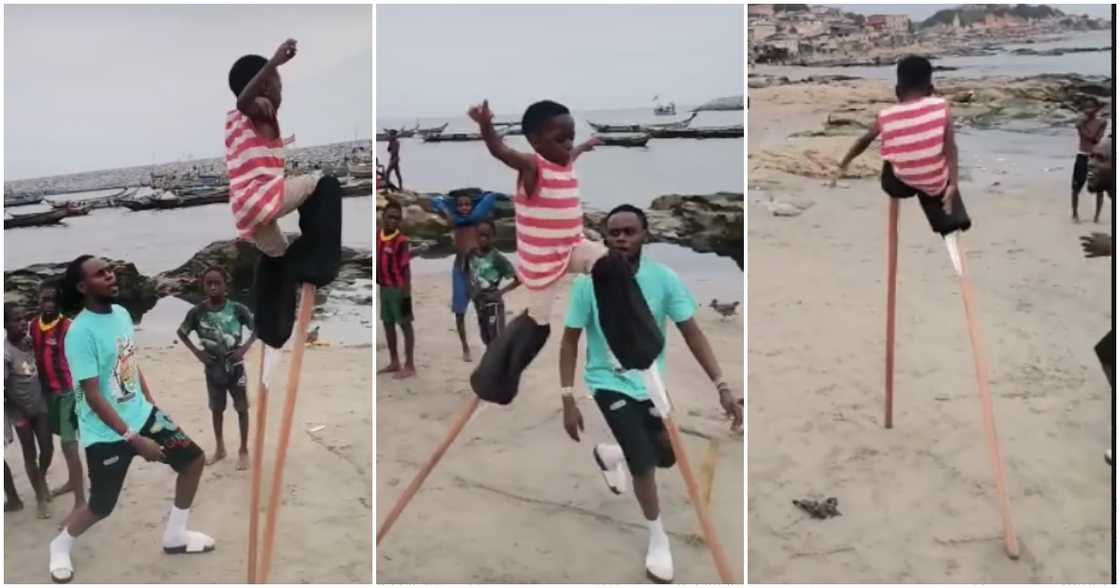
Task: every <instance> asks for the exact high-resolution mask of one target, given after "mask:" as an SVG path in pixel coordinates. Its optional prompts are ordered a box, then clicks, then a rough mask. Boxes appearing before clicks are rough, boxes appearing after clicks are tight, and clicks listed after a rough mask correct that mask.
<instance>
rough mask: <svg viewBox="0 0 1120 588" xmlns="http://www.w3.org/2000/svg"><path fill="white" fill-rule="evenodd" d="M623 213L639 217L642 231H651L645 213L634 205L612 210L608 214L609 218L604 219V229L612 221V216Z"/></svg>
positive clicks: (617, 207)
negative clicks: (630, 213)
mask: <svg viewBox="0 0 1120 588" xmlns="http://www.w3.org/2000/svg"><path fill="white" fill-rule="evenodd" d="M622 212H632V213H634V214H636V215H638V221H640V222H641V223H642V230H643V231H646V230H649V219H647V218H646V213H645V211H644V210H642V209H640V208H638V207H637V206H634V205H633V204H620V205H618V206H616V207H614V208H612V209H611V211H610V212H608V213H607V216H605V217H603V228H604V229H606V228H607V223H608V222H609V221H610V220H611V217H612V216H614V215H616V214H619V213H622Z"/></svg>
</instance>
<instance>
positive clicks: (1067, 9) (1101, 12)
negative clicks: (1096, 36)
mask: <svg viewBox="0 0 1120 588" xmlns="http://www.w3.org/2000/svg"><path fill="white" fill-rule="evenodd" d="M958 6H960V4H838V5H836V7H837V8H840V9H843V10H844V11H846V12H854V13H856V14H884V13H890V14H905V15H907V16H909V17H910V20H925V19H927V18H929V17H931V16H933V13H935V12H937V11H938V10H944V9H946V8H956V7H958ZM1050 6H1053V7H1054V8H1057V9H1058V10H1061V11H1062V12H1064V13H1066V14H1088V15H1089V16H1095V17H1098V18H1111V17H1112V6H1111V5H1110V4H1051V5H1050Z"/></svg>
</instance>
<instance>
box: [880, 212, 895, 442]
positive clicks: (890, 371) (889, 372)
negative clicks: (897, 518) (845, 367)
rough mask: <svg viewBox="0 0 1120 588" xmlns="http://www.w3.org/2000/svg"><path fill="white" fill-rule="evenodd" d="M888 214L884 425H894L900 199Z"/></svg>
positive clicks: (889, 426)
mask: <svg viewBox="0 0 1120 588" xmlns="http://www.w3.org/2000/svg"><path fill="white" fill-rule="evenodd" d="M890 203H891V204H890V212H888V213H887V214H888V216H887V366H886V376H885V379H886V392H887V395H886V399H885V403H884V407H883V413H884V414H883V426H884V427H886V428H888V429H890V428H892V427H894V308H895V293H896V292H895V289H896V284H897V281H898V199H897V198H890Z"/></svg>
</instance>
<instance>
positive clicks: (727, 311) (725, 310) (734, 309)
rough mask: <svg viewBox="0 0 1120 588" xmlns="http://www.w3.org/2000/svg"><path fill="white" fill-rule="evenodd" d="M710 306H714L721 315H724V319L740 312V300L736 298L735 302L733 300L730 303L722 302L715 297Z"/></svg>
mask: <svg viewBox="0 0 1120 588" xmlns="http://www.w3.org/2000/svg"><path fill="white" fill-rule="evenodd" d="M708 306H711V307H712V308H714V309H715V311H716V312H718V313H719V314H720V315H721V316H723V318H724V320H726V319H729V318H731V317H733V316H735V314H736V313H738V312H739V301H738V300H736V301H735V302H731V303H729V304H720V302H719V301H718V300H716V299H715V298H713V299H712V303H711V304H709V305H708Z"/></svg>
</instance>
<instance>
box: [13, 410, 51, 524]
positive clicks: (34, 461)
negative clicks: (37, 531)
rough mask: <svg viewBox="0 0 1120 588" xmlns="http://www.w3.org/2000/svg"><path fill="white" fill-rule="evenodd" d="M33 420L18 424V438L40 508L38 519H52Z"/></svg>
mask: <svg viewBox="0 0 1120 588" xmlns="http://www.w3.org/2000/svg"><path fill="white" fill-rule="evenodd" d="M33 427H34V425H33V424H32V421H31V419H29V418H26V417H25V418H24V419H23V421H22V422H20V423H17V424H16V436H17V437H18V438H19V445H20V448H21V449H22V450H23V466H24V468H25V469H26V470H27V479H28V480H31V487H32V488H33V489H34V490H35V502H36V503H37V507H38V517H39V518H41V519H49V518H51V510H50V505H49V504H48V503H47V502H48V497H49V496H48V492H47V487H46V486H47V484H46V481H45V479H44V477H43V473H42V472H41V471H39V464H38V456H37V455H36V451H35V432H34V429H33Z"/></svg>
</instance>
